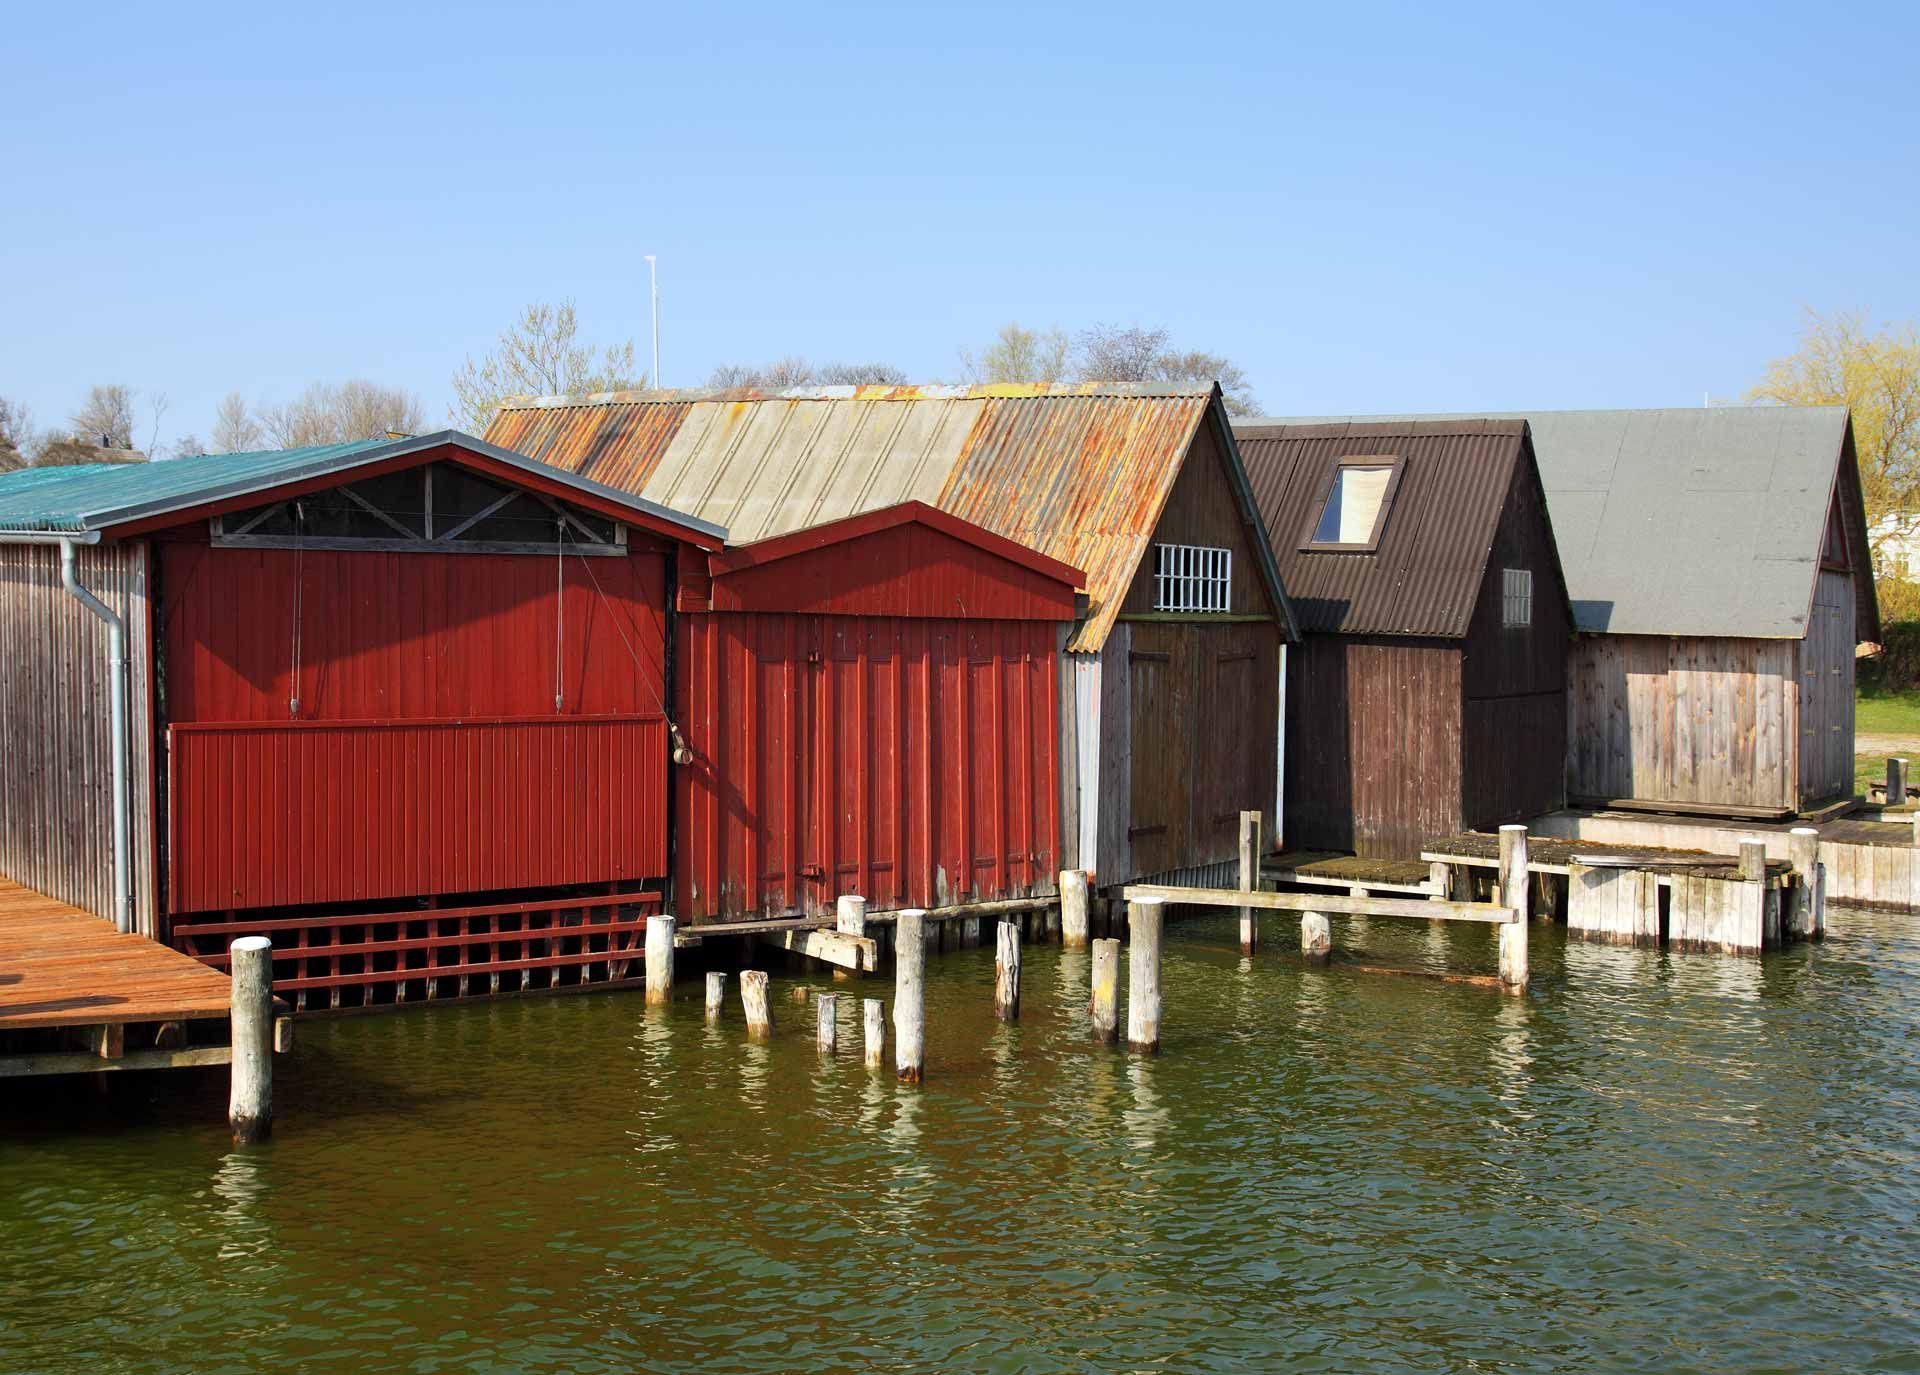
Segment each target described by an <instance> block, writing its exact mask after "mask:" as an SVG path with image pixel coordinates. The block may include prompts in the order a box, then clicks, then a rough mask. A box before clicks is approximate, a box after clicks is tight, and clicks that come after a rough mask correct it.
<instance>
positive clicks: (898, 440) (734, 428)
mask: <svg viewBox="0 0 1920 1375" xmlns="http://www.w3.org/2000/svg"><path fill="white" fill-rule="evenodd" d="M1219 406H1220V403H1219V401H1218V399H1217V392H1216V390H1215V389H1214V388H1212V387H1166V386H1152V385H1114V384H1083V385H1064V386H1063V385H1053V386H1046V385H1038V386H1028V385H993V386H979V387H945V386H936V387H879V386H870V387H803V388H795V389H792V390H789V391H781V392H765V391H755V390H730V391H695V392H687V391H664V392H615V393H607V394H602V395H597V396H586V397H579V398H569V397H545V398H540V399H537V400H524V401H514V402H509V403H508V404H507V405H506V406H505V407H503V408H502V409H501V411H500V413H499V414H498V415H497V416H496V417H495V419H494V422H493V424H492V425H491V426H489V427H488V429H487V438H488V440H489V441H490V442H492V443H495V444H499V445H503V446H505V447H507V448H512V449H518V450H520V451H521V452H522V453H525V454H528V455H530V456H531V457H534V458H538V459H541V460H543V461H545V462H549V463H553V464H556V465H558V466H560V467H564V468H567V469H568V470H570V471H573V472H579V473H584V474H586V475H588V476H590V477H593V478H596V479H597V480H599V481H602V482H608V483H612V484H614V485H617V486H621V487H624V488H626V489H628V490H630V491H639V492H640V493H641V494H642V495H644V496H645V497H646V498H647V499H649V500H651V501H655V502H659V503H660V504H661V505H664V506H669V507H672V508H674V509H676V510H681V511H688V512H692V513H694V514H696V515H699V516H702V517H704V518H706V519H708V520H712V521H715V522H717V523H720V524H724V525H726V526H727V527H728V529H729V530H731V531H732V534H733V538H735V539H736V540H740V541H742V542H746V541H752V540H760V539H766V538H769V537H770V536H774V535H781V534H786V533H788V532H790V531H794V530H800V529H805V528H807V527H809V526H813V525H818V524H821V523H823V522H826V521H831V520H838V519H841V518H842V517H845V516H851V515H858V514H860V513H861V512H864V511H870V510H874V509H877V508H879V507H884V506H892V505H896V504H898V503H900V502H903V501H922V502H925V503H927V504H928V505H930V506H934V507H937V508H938V509H940V510H943V511H946V512H947V513H949V514H951V515H955V516H959V517H960V518H961V519H963V520H967V521H970V522H972V523H973V524H975V525H979V526H981V527H983V528H984V529H987V530H990V531H992V532H993V533H995V534H998V535H1003V536H1005V537H1007V538H1009V539H1013V540H1017V541H1019V542H1020V543H1021V544H1024V545H1026V546H1028V547H1029V548H1032V549H1036V550H1038V551H1039V552H1040V553H1043V554H1046V555H1048V556H1049V557H1051V558H1054V559H1058V560H1059V561H1061V562H1062V563H1066V564H1070V565H1072V566H1073V567H1076V568H1079V569H1082V570H1084V571H1085V573H1086V579H1087V587H1086V590H1087V594H1088V598H1089V601H1090V602H1091V605H1092V612H1091V615H1090V616H1089V618H1088V620H1087V622H1086V623H1085V624H1084V625H1082V626H1081V628H1080V630H1079V632H1078V633H1077V634H1076V636H1075V638H1074V641H1073V643H1072V646H1071V647H1072V648H1074V649H1076V650H1097V649H1098V648H1099V647H1100V646H1101V645H1102V644H1104V643H1105V641H1106V637H1107V633H1108V631H1109V630H1110V629H1111V628H1112V625H1113V622H1114V619H1115V617H1116V616H1118V614H1119V611H1120V605H1121V602H1122V600H1123V599H1124V596H1125V593H1126V589H1127V587H1128V586H1129V584H1130V583H1131V582H1132V579H1133V575H1134V570H1135V569H1136V568H1137V567H1138V565H1139V561H1140V558H1141V556H1142V554H1143V553H1144V551H1145V548H1146V543H1147V540H1148V538H1149V537H1150V536H1151V534H1152V533H1153V529H1154V527H1155V525H1156V524H1157V523H1158V520H1159V516H1160V512H1161V509H1162V508H1163V507H1164V505H1165V503H1166V499H1167V494H1168V492H1169V491H1171V490H1172V487H1173V483H1174V479H1175V478H1176V477H1177V476H1178V475H1179V472H1180V467H1181V461H1182V460H1183V459H1184V457H1185V455H1186V453H1187V451H1188V449H1189V447H1190V446H1191V445H1192V442H1193V438H1194V435H1195V434H1196V432H1197V431H1198V429H1199V427H1200V425H1201V424H1202V423H1203V422H1205V421H1206V420H1207V417H1208V415H1209V412H1210V408H1218V407H1219ZM1220 414H1221V415H1222V416H1224V410H1221V412H1220ZM1222 433H1223V437H1225V438H1226V439H1227V440H1228V441H1229V442H1228V443H1227V444H1226V445H1225V446H1224V447H1225V448H1226V449H1227V450H1228V451H1229V461H1233V460H1232V456H1231V450H1232V445H1231V442H1230V441H1231V435H1230V434H1229V433H1227V432H1226V431H1225V428H1224V424H1223V425H1222ZM1249 514H1252V512H1249ZM1266 573H1267V575H1268V576H1269V577H1271V576H1272V573H1271V569H1270V568H1269V569H1267V570H1266ZM1272 583H1273V590H1274V593H1275V597H1276V600H1277V602H1278V603H1279V605H1280V606H1281V607H1283V608H1284V606H1285V598H1284V594H1283V593H1281V592H1280V591H1279V585H1278V579H1277V577H1275V578H1272Z"/></svg>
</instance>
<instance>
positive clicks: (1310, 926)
mask: <svg viewBox="0 0 1920 1375" xmlns="http://www.w3.org/2000/svg"><path fill="white" fill-rule="evenodd" d="M1300 953H1301V954H1302V955H1304V956H1305V957H1306V960H1307V963H1308V964H1325V963H1326V962H1327V957H1328V956H1330V955H1332V954H1333V927H1332V925H1331V924H1330V923H1329V922H1328V921H1327V918H1326V916H1325V914H1324V913H1320V912H1302V913H1301V914H1300Z"/></svg>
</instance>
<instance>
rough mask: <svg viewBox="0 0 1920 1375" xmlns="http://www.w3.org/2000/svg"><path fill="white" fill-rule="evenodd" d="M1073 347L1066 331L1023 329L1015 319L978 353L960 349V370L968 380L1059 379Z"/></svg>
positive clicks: (1016, 380)
mask: <svg viewBox="0 0 1920 1375" xmlns="http://www.w3.org/2000/svg"><path fill="white" fill-rule="evenodd" d="M1072 350H1073V345H1072V343H1071V342H1070V341H1069V340H1068V339H1067V335H1066V331H1065V330H1060V329H1050V330H1046V331H1044V332H1042V331H1040V330H1031V329H1022V328H1021V327H1020V322H1019V321H1018V320H1013V321H1009V322H1008V323H1006V324H1004V325H1002V326H1000V333H999V335H998V336H997V337H996V338H995V339H994V341H993V342H992V343H991V344H989V345H987V347H986V348H984V349H982V350H981V351H980V352H979V353H977V354H976V353H974V352H973V351H972V350H971V349H961V350H960V370H961V372H962V374H963V375H964V376H965V377H966V379H967V380H968V381H969V382H1056V381H1058V380H1059V379H1060V378H1062V377H1064V376H1066V375H1067V360H1068V357H1069V355H1070V354H1071V353H1072Z"/></svg>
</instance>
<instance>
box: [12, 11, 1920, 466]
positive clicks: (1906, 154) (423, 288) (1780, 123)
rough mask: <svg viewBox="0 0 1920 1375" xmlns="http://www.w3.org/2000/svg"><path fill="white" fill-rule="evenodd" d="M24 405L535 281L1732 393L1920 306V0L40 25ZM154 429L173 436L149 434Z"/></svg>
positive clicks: (641, 323)
mask: <svg viewBox="0 0 1920 1375" xmlns="http://www.w3.org/2000/svg"><path fill="white" fill-rule="evenodd" d="M7 29H8V33H7V43H6V48H7V60H6V64H5V66H6V73H7V78H6V88H7V89H6V93H5V96H4V99H3V100H0V128H4V130H5V137H4V139H0V147H4V148H5V149H6V150H7V152H6V165H7V173H8V177H7V180H8V186H9V190H10V193H11V194H10V195H9V196H8V202H9V204H8V208H7V212H6V215H5V217H4V222H3V223H0V299H4V300H5V302H6V311H5V321H6V327H5V335H4V338H3V339H0V395H7V396H11V397H14V398H17V399H20V400H24V401H25V402H27V403H28V404H29V405H30V406H31V407H32V408H33V409H34V411H35V413H36V419H37V420H38V421H39V423H40V424H42V425H55V424H64V423H65V419H66V416H67V415H68V414H69V413H70V412H71V410H72V409H73V407H74V406H75V405H76V404H77V403H78V401H79V400H80V398H81V397H82V395H83V394H84V392H85V390H86V387H87V385H88V384H89V383H91V382H95V381H121V382H126V383H128V384H131V385H133V386H135V387H138V388H140V389H141V390H142V392H143V393H154V392H165V393H167V394H168V395H169V396H170V397H171V401H172V409H171V411H170V413H169V414H168V416H167V419H166V422H165V425H164V427H163V439H165V438H168V437H177V436H178V435H179V434H180V433H182V432H184V431H189V430H190V431H194V432H197V433H199V434H201V435H202V436H204V435H205V434H206V433H207V431H208V430H209V429H210V427H211V424H212V419H213V411H214V407H215V406H216V405H217V404H218V402H219V399H220V397H221V396H222V395H224V394H225V393H226V392H228V391H229V390H233V389H238V390H239V391H241V392H242V393H243V394H245V395H246V396H247V397H248V398H249V399H250V400H252V401H256V402H258V401H272V400H279V399H284V398H286V397H289V396H291V395H292V394H293V393H294V392H296V391H297V390H299V389H300V388H301V387H302V386H303V385H305V384H306V383H308V382H309V381H313V380H320V379H324V380H341V379H344V378H347V377H350V376H356V375H360V376H366V377H371V378H375V379H377V380H381V381H385V382H389V383H396V384H401V385H405V386H408V387H411V388H413V389H415V390H417V391H418V392H419V393H421V395H422V396H423V398H424V399H425V401H426V403H427V407H428V411H429V414H430V416H431V417H432V418H433V419H435V420H438V419H440V418H441V417H442V416H443V415H445V413H446V410H447V405H448V401H449V399H450V394H449V388H448V386H447V379H448V376H449V375H450V373H451V372H452V370H453V369H454V367H455V366H456V365H457V364H458V363H459V362H460V360H461V358H462V357H463V356H464V355H465V354H467V353H468V352H470V351H476V352H477V351H481V350H484V349H485V348H486V347H487V346H488V344H489V343H490V341H491V339H492V337H493V336H494V334H495V333H497V331H498V330H499V329H500V328H501V327H502V326H503V325H505V324H506V323H507V322H508V321H509V320H510V319H511V317H512V316H513V315H514V314H515V312H516V310H517V309H518V308H519V307H520V306H521V305H522V304H523V303H525V302H527V301H530V300H535V299H548V300H558V299H561V298H565V297H573V298H575V299H576V300H577V301H578V303H579V307H580V311H581V314H582V317H583V320H584V323H585V326H586V329H587V330H588V331H589V332H590V333H591V334H594V335H597V336H601V337H616V336H618V337H626V336H632V337H634V338H636V339H638V340H640V341H641V344H642V349H643V352H644V347H645V335H646V327H647V325H646V310H647V306H646V265H645V263H644V262H643V261H642V260H641V255H642V254H644V253H648V252H654V253H658V254H659V255H660V260H661V271H662V286H661V295H662V315H663V326H662V331H663V336H664V339H663V369H662V370H663V374H664V378H665V381H666V382H667V383H668V384H670V385H690V384H697V383H698V382H700V381H701V380H702V379H703V378H704V377H705V375H706V373H707V372H708V370H709V369H710V368H711V367H712V366H713V365H714V364H715V363H717V362H722V361H760V360H763V359H766V358H769V357H772V356H775V355H779V354H782V353H787V352H801V353H806V354H808V355H809V356H812V357H814V358H816V359H819V360H827V359H837V358H844V359H881V360H886V361H890V362H893V363H896V364H898V365H899V366H901V367H903V368H905V369H907V370H908V371H909V372H910V373H912V374H914V375H915V376H916V377H922V378H926V379H930V380H931V379H949V378H952V377H953V376H955V375H956V373H957V371H958V369H957V361H956V351H957V349H958V348H959V347H960V346H961V345H963V344H973V345H978V344H980V343H983V342H985V341H986V340H987V339H988V338H989V337H990V336H991V335H992V334H993V332H994V330H995V329H996V328H997V327H998V326H999V325H1000V324H1001V323H1002V322H1003V321H1005V320H1008V319H1011V318H1017V319H1019V320H1021V321H1023V322H1026V323H1029V324H1032V325H1038V326H1046V325H1051V324H1056V323H1057V324H1059V325H1062V326H1064V327H1067V328H1069V329H1073V328H1078V327H1081V326H1084V325H1086V324H1088V323H1091V322H1094V321H1111V322H1117V323H1142V324H1159V325H1165V326H1167V327H1168V328H1170V329H1171V330H1172V331H1173V333H1174V336H1175V339H1176V341H1177V342H1178V343H1180V344H1182V345H1185V346H1189V347H1194V348H1204V349H1209V350H1213V351H1216V352H1220V353H1224V354H1226V355H1228V356H1230V357H1232V358H1234V359H1237V360H1238V361H1239V362H1240V363H1241V364H1242V365H1243V366H1244V367H1245V368H1246V369H1247V371H1248V372H1249V374H1250V375H1251V377H1252V380H1253V382H1254V386H1255V389H1256V391H1257V392H1258V395H1259V397H1260V399H1261V400H1262V401H1263V402H1264V404H1265V406H1266V408H1267V409H1268V410H1269V411H1272V412H1276V413H1305V412H1344V411H1351V410H1400V409H1448V410H1472V409H1490V408H1513V407H1527V406H1538V407H1547V406H1629V405H1663V404H1664V405H1694V404H1698V403H1699V401H1700V399H1701V394H1702V393H1703V392H1711V393H1713V394H1714V395H1715V396H1716V397H1727V396H1732V395H1736V394H1737V393H1738V392H1740V391H1741V390H1742V389H1743V388H1744V387H1745V386H1746V385H1747V384H1749V383H1750V382H1751V381H1752V380H1753V379H1754V378H1755V376H1756V374H1757V373H1758V372H1759V370H1760V368H1761V366H1762V364H1763V363H1764V362H1765V360H1766V359H1767V358H1769V357H1771V356H1773V355H1776V354H1778V353H1781V352H1784V351H1786V350H1787V349H1789V348H1790V347H1791V346H1792V344H1793V341H1794V335H1795V333H1796V331H1797V329H1798V326H1799V320H1800V314H1799V313H1800V310H1801V307H1802V306H1803V305H1811V306H1814V307H1818V308H1821V309H1841V308H1854V307H1860V308H1868V309H1871V310H1872V311H1873V312H1874V313H1875V315H1876V317H1878V318H1880V319H1883V320H1888V319H1891V320H1901V319H1906V318H1909V317H1912V316H1914V315H1920V279H1917V277H1916V272H1915V264H1916V254H1915V248H1916V226H1917V225H1920V214H1916V210H1917V209H1920V204H1917V202H1920V189H1917V188H1920V178H1916V176H1915V172H1916V169H1917V168H1920V156H1917V155H1916V154H1917V153H1920V149H1917V148H1916V144H1917V143H1920V117H1917V116H1920V97H1916V94H1915V91H1916V85H1917V84H1920V83H1916V82H1915V80H1914V75H1913V74H1914V63H1915V54H1916V52H1917V51H1920V18H1916V7H1914V6H1912V5H1885V6H1865V5H1862V6H1831V7H1829V6H1814V5H1810V4H1797V5H1756V6H1748V5H1733V4H1724V5H1704V4H1703V5H1687V6H1681V7H1669V6H1666V5H1660V6H1645V7H1641V6H1620V7H1608V8H1604V9H1602V8H1598V7H1595V8H1592V9H1591V10H1589V9H1588V7H1560V6H1542V5H1537V4H1527V5H1516V6H1511V7H1497V8H1496V7H1488V8H1482V9H1478V10H1476V11H1474V12H1473V13H1470V14H1469V13H1467V12H1465V11H1464V10H1462V11H1460V12H1455V9H1454V7H1451V6H1438V5H1425V4H1422V5H1409V6H1405V7H1398V6H1379V7H1375V6H1368V5H1362V4H1352V5H1334V6H1328V5H1314V6H1309V7H1301V8H1299V9H1297V10H1294V9H1290V8H1288V7H1285V6H1276V5H1266V4H1262V5H1251V6H1247V7H1245V8H1236V7H1234V6H1231V5H1225V4H1222V5H1203V6H1194V7H1191V8H1181V7H1178V6H1175V7H1168V6H1166V5H1164V4H1161V5H1155V6H1152V7H1150V8H1141V9H1137V10H1136V9H1130V8H1126V7H1118V6H1111V5H1101V6H1084V7H1060V8H1050V7H1047V6H1043V5H1031V4H1029V5H1020V6H1014V7H1008V8H1004V9H1002V8H996V7H988V6H970V7H964V8H947V7H919V6H907V5H889V6H883V7H877V8H873V9H855V8H852V7H838V8H835V7H828V8H819V7H812V6H793V5H779V6H768V7H765V8H750V7H739V8H722V7H718V6H693V5H689V6H682V7H671V8H669V7H661V6H645V5H633V4H627V5H621V6H610V7H605V8H594V7H568V6H563V5H548V6H532V7H529V6H515V7H511V8H501V9H498V10H494V11H491V12H487V11H485V10H483V8H482V7H478V6H475V7H453V6H436V7H434V8H433V9H431V10H428V11H425V12H422V13H418V14H412V13H408V12H406V11H405V8H404V7H403V6H400V5H397V4H386V5H380V6H366V7H361V6H358V5H350V4H341V5H324V6H273V5H266V6H262V5H249V6H246V7H243V8H236V9H232V10H227V11H216V10H215V9H214V8H213V7H192V6H189V7H186V8H185V9H176V8H175V7H171V6H149V5H142V6H135V7H131V8H128V9H125V10H123V11H117V12H116V11H114V10H113V9H110V8H103V7H102V6H99V5H83V6H78V7H68V6H64V5H34V6H27V7H24V8H22V9H20V10H18V11H13V12H12V17H11V18H10V19H9V20H8V21H7ZM142 437H143V438H144V435H143V436H142Z"/></svg>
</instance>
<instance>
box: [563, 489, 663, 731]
mask: <svg viewBox="0 0 1920 1375" xmlns="http://www.w3.org/2000/svg"><path fill="white" fill-rule="evenodd" d="M566 537H567V533H566V528H565V525H564V524H563V525H562V527H561V531H560V538H561V539H562V540H565V539H566ZM574 544H575V546H576V547H575V550H574V555H573V556H574V557H575V558H576V559H578V560H580V566H581V567H582V568H584V569H586V570H587V579H588V581H590V582H591V583H592V584H593V594H594V596H596V597H598V598H599V599H600V604H601V605H602V606H604V607H606V609H607V619H608V620H610V621H612V622H613V633H614V634H616V635H618V636H619V637H620V647H621V648H622V649H624V650H626V651H627V657H628V658H629V659H631V660H632V661H633V667H634V679H635V681H636V682H638V683H639V684H640V685H641V686H642V688H643V689H644V688H645V686H646V681H647V680H646V676H645V673H646V665H645V664H643V663H641V662H640V653H639V651H638V650H636V649H635V648H634V647H633V641H631V640H629V639H628V638H627V631H626V627H625V626H623V625H621V624H620V613H619V611H617V610H616V609H615V608H614V605H613V601H612V599H611V598H609V597H608V596H607V592H606V589H605V588H603V587H602V586H600V575H599V574H597V573H595V572H594V571H593V560H592V559H591V558H589V557H588V556H587V555H586V554H585V553H583V552H581V551H580V549H579V548H578V547H577V546H578V545H579V541H578V540H575V541H574ZM653 705H654V709H655V710H657V711H658V712H659V713H660V714H661V715H662V716H665V717H667V728H668V729H669V730H671V731H673V732H674V733H675V734H676V735H677V734H678V733H679V729H680V728H679V727H678V726H676V725H674V723H673V718H672V717H671V716H669V715H668V713H667V704H666V703H665V702H663V701H661V700H660V698H659V696H658V695H657V694H656V695H655V696H654V702H653Z"/></svg>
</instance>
